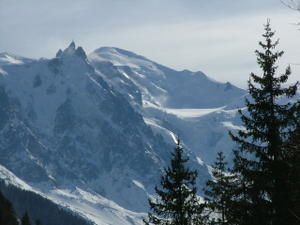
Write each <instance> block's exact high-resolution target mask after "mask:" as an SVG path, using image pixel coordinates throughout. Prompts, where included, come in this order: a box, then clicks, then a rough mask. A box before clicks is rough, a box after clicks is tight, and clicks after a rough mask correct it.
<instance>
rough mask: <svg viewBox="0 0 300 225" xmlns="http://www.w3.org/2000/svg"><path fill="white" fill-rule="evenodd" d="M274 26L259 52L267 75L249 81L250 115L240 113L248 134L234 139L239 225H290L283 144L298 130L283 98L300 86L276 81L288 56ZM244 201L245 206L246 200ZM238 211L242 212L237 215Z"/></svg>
mask: <svg viewBox="0 0 300 225" xmlns="http://www.w3.org/2000/svg"><path fill="white" fill-rule="evenodd" d="M273 36H274V32H273V31H272V30H271V28H270V23H269V21H268V22H267V24H266V25H265V33H264V34H263V38H264V42H260V43H259V45H260V47H261V48H262V50H260V51H259V50H256V55H257V63H258V65H259V67H260V68H261V69H262V75H260V76H259V75H255V74H253V73H252V74H251V76H250V80H249V82H248V89H249V94H250V97H251V98H249V99H246V106H247V111H246V112H244V113H242V112H241V111H240V113H241V119H242V122H243V124H244V126H245V128H246V129H245V130H240V131H239V132H238V134H232V133H231V136H232V138H233V140H234V141H236V142H237V144H238V146H239V149H238V150H236V151H234V154H235V158H234V172H235V173H236V174H237V175H239V176H240V177H241V179H240V184H239V190H236V191H237V192H236V195H237V196H236V200H237V202H238V201H239V202H240V203H241V206H242V207H241V208H242V209H243V212H242V214H243V215H242V216H241V215H239V217H240V218H238V216H237V218H236V219H237V220H238V219H241V218H242V220H240V221H239V224H250V225H253V224H257V225H258V224H259V225H271V224H272V225H283V224H287V223H286V222H287V221H288V217H289V213H288V208H289V207H288V205H289V202H288V199H289V196H288V195H289V191H288V190H289V188H288V183H287V179H286V176H287V174H288V170H289V169H288V165H287V161H286V153H287V152H286V148H284V145H285V144H286V142H287V140H289V137H290V135H291V131H292V130H293V129H294V128H295V126H294V125H295V124H294V119H295V118H294V117H295V112H296V107H295V105H294V104H292V103H286V104H283V103H279V101H278V100H279V99H280V98H281V97H287V98H290V97H293V96H294V95H295V94H296V91H297V84H295V85H292V86H287V87H285V86H284V84H285V83H286V82H287V80H288V78H289V75H290V74H291V71H290V68H289V67H288V68H287V69H286V71H285V73H284V74H282V75H279V76H277V75H276V72H277V61H278V59H279V58H280V57H281V56H282V55H283V51H276V49H275V48H276V47H277V45H278V40H276V41H273ZM242 199H243V201H241V200H242ZM237 212H238V210H237Z"/></svg>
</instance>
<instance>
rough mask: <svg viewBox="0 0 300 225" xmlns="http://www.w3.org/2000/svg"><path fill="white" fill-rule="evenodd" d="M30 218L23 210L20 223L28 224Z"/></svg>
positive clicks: (22, 224)
mask: <svg viewBox="0 0 300 225" xmlns="http://www.w3.org/2000/svg"><path fill="white" fill-rule="evenodd" d="M30 224H31V223H30V218H29V215H28V213H27V212H25V214H24V216H23V217H22V219H21V225H30Z"/></svg>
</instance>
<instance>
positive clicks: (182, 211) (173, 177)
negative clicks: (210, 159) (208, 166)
mask: <svg viewBox="0 0 300 225" xmlns="http://www.w3.org/2000/svg"><path fill="white" fill-rule="evenodd" d="M187 162H188V157H187V156H185V154H184V151H183V148H182V146H181V144H180V141H179V140H178V143H177V145H176V148H175V150H174V152H173V153H172V159H171V165H170V166H169V167H168V168H166V169H165V170H164V174H163V176H162V177H161V183H160V187H156V188H155V192H156V194H157V198H156V199H149V204H150V211H151V212H149V213H148V218H147V219H145V220H144V222H145V224H155V225H194V224H198V225H200V224H201V216H200V215H201V207H200V204H199V199H198V197H197V188H196V177H197V172H196V171H192V170H190V169H189V168H188V167H187V165H186V164H187Z"/></svg>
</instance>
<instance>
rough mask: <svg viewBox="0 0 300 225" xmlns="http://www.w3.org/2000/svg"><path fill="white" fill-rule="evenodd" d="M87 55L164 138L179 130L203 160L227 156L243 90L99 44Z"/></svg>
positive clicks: (104, 77)
mask: <svg viewBox="0 0 300 225" xmlns="http://www.w3.org/2000/svg"><path fill="white" fill-rule="evenodd" d="M88 58H89V61H90V62H91V64H92V65H93V66H94V67H95V68H96V70H97V71H98V72H100V74H101V75H102V77H103V79H104V80H106V81H107V82H108V83H109V84H110V85H111V86H112V87H114V88H115V89H116V90H118V91H119V92H120V93H122V94H123V95H124V96H125V97H126V98H127V100H128V101H129V102H131V104H132V105H133V107H135V108H136V110H137V111H139V112H141V114H142V115H143V116H144V119H145V122H146V123H147V124H148V125H149V126H151V127H152V129H153V130H154V131H155V132H157V133H159V134H161V135H162V136H165V137H166V136H169V135H168V133H176V134H178V135H179V136H180V137H181V138H182V139H183V141H184V143H185V144H186V147H187V148H188V149H190V150H191V151H193V152H194V153H195V154H196V155H197V156H198V157H199V158H201V159H202V160H204V161H205V162H206V163H212V162H213V160H214V159H215V156H216V153H217V152H218V151H221V150H222V151H224V152H225V154H226V155H227V156H229V158H230V157H231V156H230V155H231V150H232V148H233V147H234V146H233V143H232V141H231V140H230V138H229V136H228V130H232V129H237V128H240V127H239V124H240V121H239V115H238V114H237V109H238V108H241V107H243V106H244V96H245V94H246V91H245V90H243V89H240V88H238V87H236V86H234V85H232V84H230V83H229V82H226V83H221V82H217V81H214V80H213V79H211V78H209V77H208V76H206V75H205V74H204V73H202V72H191V71H188V70H184V71H176V70H173V69H171V68H168V67H165V66H162V65H160V64H158V63H155V62H153V61H151V60H149V59H147V58H145V57H143V56H140V55H137V54H135V53H132V52H129V51H126V50H122V49H119V48H112V47H103V48H99V49H97V50H95V51H94V52H92V53H91V54H90V55H89V56H88Z"/></svg>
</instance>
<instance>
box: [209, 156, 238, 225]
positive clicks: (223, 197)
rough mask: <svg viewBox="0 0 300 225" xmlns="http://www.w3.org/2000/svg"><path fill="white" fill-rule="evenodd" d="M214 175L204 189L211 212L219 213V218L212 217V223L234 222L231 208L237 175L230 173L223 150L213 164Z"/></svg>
mask: <svg viewBox="0 0 300 225" xmlns="http://www.w3.org/2000/svg"><path fill="white" fill-rule="evenodd" d="M212 175H213V178H214V180H209V181H208V182H207V183H206V187H205V189H204V194H205V200H206V206H207V208H208V209H209V211H210V212H213V213H214V214H217V218H213V219H211V220H212V221H211V223H210V224H220V225H227V224H232V223H231V210H230V209H231V207H232V195H233V194H232V190H233V185H234V184H235V183H234V182H235V176H234V175H232V174H230V173H228V169H227V162H226V161H225V156H224V154H223V152H218V154H217V158H216V161H215V163H214V165H213V166H212ZM214 216H216V215H214Z"/></svg>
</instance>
